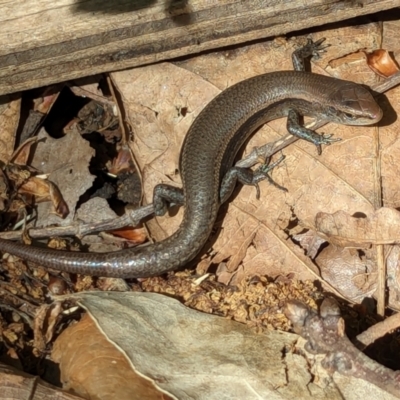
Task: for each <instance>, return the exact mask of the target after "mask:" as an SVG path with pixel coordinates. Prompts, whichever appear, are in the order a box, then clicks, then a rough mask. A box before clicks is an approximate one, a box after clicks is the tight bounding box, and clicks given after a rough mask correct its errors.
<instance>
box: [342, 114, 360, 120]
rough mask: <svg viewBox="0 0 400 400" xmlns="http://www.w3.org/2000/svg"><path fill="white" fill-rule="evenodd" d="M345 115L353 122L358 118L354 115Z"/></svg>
mask: <svg viewBox="0 0 400 400" xmlns="http://www.w3.org/2000/svg"><path fill="white" fill-rule="evenodd" d="M344 115H345V117H346V118H347V119H351V120H353V119H356V118H357V117H356V116H355V115H354V114H349V113H344Z"/></svg>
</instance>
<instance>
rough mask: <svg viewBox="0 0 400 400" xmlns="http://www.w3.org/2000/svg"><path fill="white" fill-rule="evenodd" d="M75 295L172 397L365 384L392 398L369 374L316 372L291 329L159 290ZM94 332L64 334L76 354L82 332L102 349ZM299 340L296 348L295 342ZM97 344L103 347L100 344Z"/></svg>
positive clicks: (296, 393) (301, 394)
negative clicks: (237, 318)
mask: <svg viewBox="0 0 400 400" xmlns="http://www.w3.org/2000/svg"><path fill="white" fill-rule="evenodd" d="M73 297H75V298H78V299H79V302H80V304H81V305H82V306H83V307H84V308H86V309H87V311H88V312H89V314H90V316H91V318H92V319H93V320H94V321H95V323H96V326H97V327H98V328H99V329H100V330H101V332H102V334H103V335H104V336H105V337H106V339H107V340H108V341H109V342H111V343H113V344H114V345H115V346H116V347H117V348H118V349H119V350H120V351H122V353H123V354H124V355H126V357H127V359H128V360H129V362H130V363H131V366H132V368H133V369H134V370H135V371H137V372H138V373H139V374H140V375H143V376H145V377H147V378H148V379H150V380H151V381H153V382H154V385H155V386H156V387H158V388H160V389H161V390H163V391H164V392H165V393H168V394H170V395H171V397H172V398H175V399H180V400H185V399H192V400H194V399H207V400H212V399H218V400H220V399H248V400H251V399H257V400H259V399H260V398H263V399H266V398H268V399H270V398H271V399H275V398H276V399H293V398H301V399H308V398H329V399H343V398H345V399H356V398H357V397H356V394H358V393H360V391H361V392H364V390H366V388H368V391H369V393H370V396H371V397H370V398H382V399H384V398H387V399H390V398H393V397H392V396H390V395H388V394H387V393H384V392H383V391H381V390H379V389H377V388H376V387H375V386H373V385H371V384H369V383H368V382H367V381H366V380H358V379H353V378H350V377H343V378H342V377H341V378H340V379H341V384H340V386H336V382H337V377H334V378H333V379H334V381H335V383H334V382H333V380H332V377H329V375H327V374H326V372H324V371H322V370H321V369H320V372H318V368H321V367H320V364H319V361H317V359H315V358H313V357H312V356H311V355H306V353H305V351H304V348H302V347H300V344H297V342H298V340H299V339H298V336H297V335H294V334H289V333H283V332H267V333H265V334H262V335H261V334H260V335H258V334H255V333H254V332H252V331H251V330H250V329H249V328H248V327H246V326H245V325H242V324H239V323H237V322H234V321H230V320H227V319H224V318H221V317H216V316H213V315H207V314H204V313H200V312H197V311H194V310H190V309H189V308H187V307H185V306H183V305H182V304H181V303H179V302H178V301H177V300H174V299H172V298H170V297H166V296H162V295H158V294H155V293H134V292H131V293H112V292H109V293H104V292H103V293H80V294H79V295H75V296H73ZM92 332H93V331H91V333H90V334H89V333H88V332H87V331H86V330H85V335H82V334H80V335H79V334H77V335H76V340H75V339H74V340H71V339H70V340H68V341H67V342H68V343H69V347H70V348H72V349H75V350H74V353H73V354H75V355H78V354H79V353H82V352H83V351H84V350H85V347H80V346H79V343H76V342H77V341H78V340H79V342H84V341H85V340H86V341H87V340H90V343H92V344H91V346H95V347H94V348H95V349H97V345H96V343H95V342H96V339H93V341H92V340H91V339H90V338H89V337H90V336H92ZM99 340H100V339H98V341H99ZM295 345H296V347H297V345H299V348H297V349H296V350H293V346H295ZM99 347H101V346H100V343H99ZM78 348H79V350H78ZM96 351H97V354H100V353H99V352H100V351H101V349H100V348H99V349H97V350H96ZM112 357H114V356H112ZM67 358H68V356H67V355H66V356H65V359H67ZM111 359H113V358H111ZM81 360H82V361H81V362H79V361H77V360H74V361H73V363H72V364H74V363H76V364H77V367H78V368H79V366H80V365H79V364H81V367H82V368H83V369H82V372H81V377H80V380H83V379H84V377H85V376H86V375H82V374H83V373H86V372H87V369H84V367H85V365H86V364H85V362H86V360H89V362H90V361H91V360H93V357H92V358H90V356H86V355H83V354H82V355H81ZM95 361H96V360H95ZM98 363H99V361H98V362H97V364H98ZM93 364H96V363H95V362H93ZM318 365H319V367H318ZM124 369H125V368H124ZM311 369H312V371H313V374H311ZM64 373H65V372H64ZM93 373H94V372H91V374H93ZM107 373H108V372H107ZM107 373H105V372H104V379H106V376H107ZM335 375H336V374H335ZM366 379H368V377H366ZM98 384H100V383H98ZM128 384H129V383H128ZM350 388H351V390H350Z"/></svg>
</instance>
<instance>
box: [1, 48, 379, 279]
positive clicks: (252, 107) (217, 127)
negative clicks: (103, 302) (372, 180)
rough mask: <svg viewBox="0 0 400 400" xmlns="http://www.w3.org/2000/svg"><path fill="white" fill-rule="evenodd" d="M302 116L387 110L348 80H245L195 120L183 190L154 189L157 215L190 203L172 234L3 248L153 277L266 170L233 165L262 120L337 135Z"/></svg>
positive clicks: (317, 139)
mask: <svg viewBox="0 0 400 400" xmlns="http://www.w3.org/2000/svg"><path fill="white" fill-rule="evenodd" d="M309 46H310V43H309ZM313 46H314V47H313ZM310 47H311V49H309V52H308V53H309V54H308V55H311V54H315V51H318V48H315V47H316V46H315V44H313V45H312V46H310ZM298 115H303V116H305V115H307V116H311V117H316V118H318V119H319V120H321V119H322V120H326V121H332V122H336V123H340V124H348V125H369V124H374V123H376V122H378V121H379V120H380V119H381V117H382V111H381V109H380V108H379V106H378V105H377V103H376V102H375V100H374V99H373V97H372V95H371V94H370V93H369V91H368V90H367V89H365V88H364V87H362V86H360V85H358V84H355V83H352V82H348V81H343V80H339V79H335V78H330V77H326V76H322V75H317V74H311V73H306V72H299V71H282V72H273V73H267V74H265V75H260V76H256V77H254V78H250V79H247V80H245V81H242V82H239V83H237V84H236V85H234V86H232V87H230V88H228V89H226V90H224V91H223V92H222V93H221V94H219V95H218V96H217V97H215V98H214V99H213V100H212V101H211V102H210V103H209V104H208V105H207V106H206V107H205V108H204V109H203V110H202V112H201V113H200V114H199V116H198V117H197V118H196V120H195V121H194V122H193V124H192V126H191V127H190V129H189V131H188V133H187V135H186V138H185V141H184V144H183V147H182V150H181V160H180V173H181V178H182V185H183V190H182V191H180V190H178V189H170V188H169V187H167V186H166V185H159V186H157V187H156V189H155V192H154V204H155V210H156V214H158V215H162V214H163V213H164V211H165V203H164V200H167V201H173V202H177V203H183V204H184V216H183V220H182V223H181V225H180V227H179V229H178V230H177V231H176V232H175V233H174V234H173V235H172V236H170V237H168V238H166V239H165V240H163V241H161V242H158V243H155V244H152V245H149V246H146V247H139V248H132V249H125V250H120V251H117V252H112V253H83V252H67V251H59V250H52V249H43V248H37V247H32V246H28V245H24V244H20V243H16V242H12V241H8V240H4V239H0V251H2V252H7V253H11V254H14V255H16V256H18V257H21V258H23V259H25V260H27V261H32V262H34V263H37V264H40V265H42V266H44V267H48V268H54V269H56V270H60V271H67V272H71V273H80V274H87V275H95V276H109V277H121V278H137V277H147V276H152V275H158V274H161V273H164V272H166V271H170V270H174V269H177V268H179V267H181V266H184V265H185V264H187V263H188V262H189V261H191V260H192V259H193V258H194V257H195V256H196V255H197V254H198V253H199V252H200V250H201V249H202V247H203V246H204V244H205V243H206V241H207V238H208V237H209V235H210V233H211V230H212V227H213V225H214V222H215V219H216V216H217V212H218V209H219V207H220V205H221V204H222V203H223V202H224V201H225V200H226V199H227V198H228V197H229V196H230V194H231V193H232V190H233V187H234V185H235V183H236V181H237V180H239V181H240V182H242V183H244V184H252V185H256V184H257V182H258V181H259V180H261V179H263V175H264V176H265V175H266V172H267V168H265V167H262V168H261V169H259V170H258V171H257V172H256V173H255V174H253V172H251V171H250V170H242V169H238V168H231V167H232V165H233V161H234V158H235V156H236V153H237V152H238V150H239V149H240V148H241V147H242V145H243V144H244V142H245V141H246V140H247V139H248V138H249V136H250V135H251V134H252V133H253V132H254V131H255V130H256V129H257V128H258V127H259V126H260V125H262V124H264V123H266V122H268V121H270V120H273V119H276V118H280V117H284V116H288V130H289V131H290V132H291V133H293V134H296V135H298V136H299V137H301V138H303V139H306V140H309V141H311V142H313V143H314V144H316V145H317V147H319V148H320V146H321V144H329V143H330V142H331V141H333V139H330V136H323V135H317V134H316V133H314V132H313V131H310V130H308V129H305V128H304V127H301V126H300V125H299V124H298V121H297V119H298Z"/></svg>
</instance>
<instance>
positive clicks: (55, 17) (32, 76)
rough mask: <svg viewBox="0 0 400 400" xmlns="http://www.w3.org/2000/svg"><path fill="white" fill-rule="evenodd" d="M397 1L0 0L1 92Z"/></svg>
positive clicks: (286, 29) (230, 42)
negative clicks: (55, 0)
mask: <svg viewBox="0 0 400 400" xmlns="http://www.w3.org/2000/svg"><path fill="white" fill-rule="evenodd" d="M398 6H400V0H362V1H361V0H358V1H355V0H354V1H353V0H351V1H343V0H308V1H307V2H305V1H304V0H292V1H277V0H246V1H243V0H224V1H217V0H178V1H174V0H113V1H108V0H86V1H85V0H59V1H57V2H54V1H53V0H15V1H11V0H0V26H1V28H0V94H5V93H11V92H16V91H20V90H24V89H29V88H34V87H39V86H44V85H49V84H52V83H56V82H60V81H64V80H70V79H74V78H79V77H83V76H88V75H94V74H97V73H102V72H107V71H114V70H118V69H124V68H127V67H133V66H139V65H144V64H148V63H154V62H157V61H161V60H166V59H170V58H174V57H178V56H184V55H188V54H194V53H198V52H201V51H204V50H209V49H214V48H218V47H223V46H227V45H233V44H237V43H243V42H246V41H250V40H255V39H260V38H266V37H271V36H276V35H283V34H287V33H288V32H293V31H296V30H299V29H304V28H308V27H312V26H318V25H323V24H326V23H330V22H337V21H341V20H345V19H348V18H352V17H356V16H360V15H366V14H371V13H375V12H378V11H382V10H386V9H390V8H393V7H398Z"/></svg>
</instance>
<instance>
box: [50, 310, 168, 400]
mask: <svg viewBox="0 0 400 400" xmlns="http://www.w3.org/2000/svg"><path fill="white" fill-rule="evenodd" d="M52 359H53V361H55V362H57V363H59V364H60V370H61V381H62V382H63V386H64V389H65V390H69V391H73V392H74V393H77V394H79V395H80V396H82V397H85V398H90V399H97V400H108V399H109V400H114V399H120V400H135V399H137V400H150V399H151V400H153V399H160V400H162V399H165V400H167V399H168V396H165V395H164V394H162V393H160V392H159V391H158V390H156V389H155V387H154V386H153V385H152V384H151V383H150V381H149V380H147V379H145V378H143V377H142V376H140V375H138V374H136V373H135V372H134V370H133V369H132V367H131V365H130V363H129V362H128V360H127V359H126V357H125V356H124V355H123V354H122V353H121V352H119V351H118V350H117V349H116V348H115V347H114V346H113V345H112V344H110V343H109V341H108V340H107V338H106V337H105V336H104V335H103V334H102V333H101V332H100V331H99V329H98V327H97V326H96V324H95V322H94V321H93V320H92V319H91V318H90V317H89V316H88V315H86V316H84V317H83V318H82V319H81V321H80V322H79V323H77V324H75V325H72V326H70V327H69V328H68V329H66V330H65V331H64V332H63V333H62V334H61V335H60V336H59V337H58V338H57V340H56V341H55V343H54V348H53V353H52Z"/></svg>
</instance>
